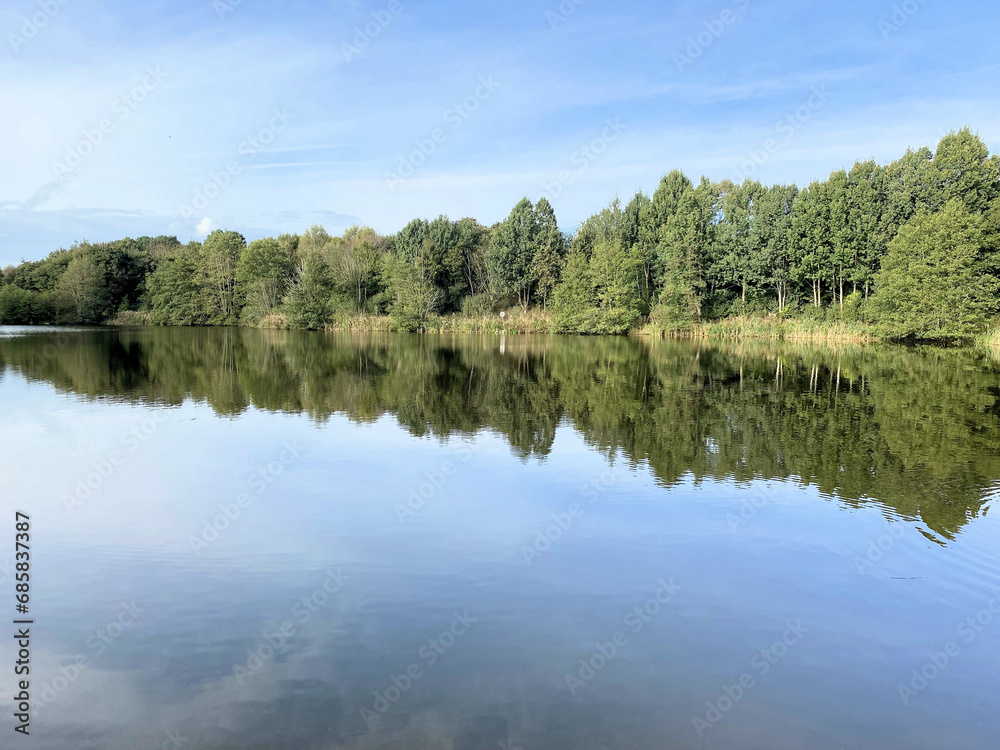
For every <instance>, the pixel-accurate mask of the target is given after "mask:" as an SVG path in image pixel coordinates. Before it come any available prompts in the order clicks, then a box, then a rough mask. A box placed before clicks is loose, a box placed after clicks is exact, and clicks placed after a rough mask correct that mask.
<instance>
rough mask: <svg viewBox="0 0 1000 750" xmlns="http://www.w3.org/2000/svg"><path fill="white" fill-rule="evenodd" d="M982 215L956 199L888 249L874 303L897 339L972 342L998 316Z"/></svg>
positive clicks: (924, 216)
mask: <svg viewBox="0 0 1000 750" xmlns="http://www.w3.org/2000/svg"><path fill="white" fill-rule="evenodd" d="M983 224H984V222H983V219H982V217H981V216H977V215H974V214H970V213H969V212H968V211H967V210H966V206H965V204H964V202H963V201H962V200H961V199H959V198H955V199H953V200H952V201H951V202H950V203H948V204H947V206H945V208H944V209H943V210H941V211H939V212H938V213H934V214H931V213H926V212H925V213H921V214H919V215H918V216H917V217H915V218H914V219H913V220H912V221H911V222H909V223H908V224H906V225H905V226H904V227H903V228H902V229H901V230H900V231H899V234H898V235H897V237H896V238H895V239H894V240H893V241H892V243H890V245H889V254H888V255H887V256H886V258H885V260H884V261H883V263H882V270H881V271H880V272H879V275H878V278H877V280H876V285H875V296H874V298H873V303H874V305H875V307H876V309H877V310H878V311H879V312H880V316H881V320H882V321H883V323H884V324H885V326H886V327H887V329H888V330H889V332H890V333H891V334H892V335H894V336H914V337H918V338H946V337H947V338H952V337H959V338H961V337H968V336H972V335H973V334H976V333H978V332H980V331H981V330H982V329H983V328H984V327H985V325H986V324H987V323H988V322H989V321H990V320H991V319H992V317H993V316H994V315H995V314H996V312H997V307H998V301H997V292H998V290H1000V283H998V281H997V279H996V277H994V276H992V275H990V274H988V273H985V271H984V269H983V263H982V257H981V251H982V249H983V241H984V236H983V228H984V226H983Z"/></svg>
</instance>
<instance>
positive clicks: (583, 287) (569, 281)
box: [552, 247, 597, 333]
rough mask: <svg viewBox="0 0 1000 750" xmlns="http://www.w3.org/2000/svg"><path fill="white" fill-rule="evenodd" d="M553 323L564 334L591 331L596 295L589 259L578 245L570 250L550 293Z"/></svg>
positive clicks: (595, 307) (594, 315)
mask: <svg viewBox="0 0 1000 750" xmlns="http://www.w3.org/2000/svg"><path fill="white" fill-rule="evenodd" d="M552 307H553V309H554V311H555V321H556V326H557V327H558V329H559V330H561V331H564V332H567V333H591V332H593V329H594V322H595V319H596V311H597V294H596V289H595V285H594V279H593V275H592V274H591V271H590V259H589V258H588V257H587V255H586V253H585V252H584V251H583V250H582V249H581V248H579V247H577V248H574V249H572V250H570V253H569V255H568V256H567V259H566V267H565V268H564V269H563V273H562V278H561V279H560V281H559V285H558V286H557V287H556V288H555V292H554V294H553V300H552Z"/></svg>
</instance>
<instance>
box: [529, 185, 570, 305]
mask: <svg viewBox="0 0 1000 750" xmlns="http://www.w3.org/2000/svg"><path fill="white" fill-rule="evenodd" d="M534 219H535V226H536V227H537V233H536V235H535V243H534V255H533V257H532V259H531V269H530V272H531V281H532V283H533V284H534V287H535V294H536V295H537V297H538V298H539V299H540V300H541V302H542V307H546V306H547V304H548V300H549V297H550V296H551V295H552V292H553V291H554V290H555V288H556V284H558V283H559V277H560V276H561V275H562V268H563V262H564V256H565V254H566V242H565V240H564V239H563V236H562V232H560V231H559V225H558V224H557V223H556V214H555V211H554V210H553V209H552V205H551V204H550V203H549V201H548V199H546V198H539V199H538V203H537V204H536V205H535V216H534Z"/></svg>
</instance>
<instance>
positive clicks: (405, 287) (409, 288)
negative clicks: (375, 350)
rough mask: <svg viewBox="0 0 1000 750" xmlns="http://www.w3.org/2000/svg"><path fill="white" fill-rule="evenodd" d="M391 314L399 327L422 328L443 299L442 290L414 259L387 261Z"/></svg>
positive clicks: (400, 328) (401, 329) (410, 329)
mask: <svg viewBox="0 0 1000 750" xmlns="http://www.w3.org/2000/svg"><path fill="white" fill-rule="evenodd" d="M387 275H388V288H389V295H390V298H391V300H392V302H391V304H390V306H389V315H390V316H391V317H392V320H393V322H394V324H395V325H396V328H397V329H398V330H400V331H421V330H423V329H424V326H425V324H426V323H427V320H428V318H430V316H431V315H432V314H433V313H434V312H435V311H436V310H437V308H438V305H440V303H441V292H440V290H439V289H437V288H436V287H435V286H434V285H433V284H432V283H431V282H430V281H428V280H427V279H426V278H425V277H424V275H423V274H422V273H421V272H420V270H419V268H418V267H417V266H416V265H415V264H413V263H407V262H406V261H405V260H404V259H403V258H392V259H390V260H388V261H387Z"/></svg>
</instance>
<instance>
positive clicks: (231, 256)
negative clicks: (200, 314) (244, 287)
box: [201, 229, 247, 325]
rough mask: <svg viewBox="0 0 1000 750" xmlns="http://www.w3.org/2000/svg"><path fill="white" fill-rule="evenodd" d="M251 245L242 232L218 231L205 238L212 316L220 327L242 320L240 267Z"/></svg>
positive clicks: (203, 258)
mask: <svg viewBox="0 0 1000 750" xmlns="http://www.w3.org/2000/svg"><path fill="white" fill-rule="evenodd" d="M246 246H247V243H246V240H245V239H243V235H242V234H240V233H239V232H224V231H223V230H221V229H216V230H215V231H214V232H212V233H211V234H209V235H208V237H206V238H205V242H204V244H203V245H202V249H201V268H202V273H203V274H204V277H205V285H206V289H207V290H208V291H209V295H210V297H209V303H208V315H209V319H210V320H211V322H212V323H214V324H216V325H233V324H234V323H236V321H237V318H238V317H239V308H238V305H237V299H236V267H237V265H239V261H240V254H241V253H242V252H243V249H244V248H245V247H246Z"/></svg>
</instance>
